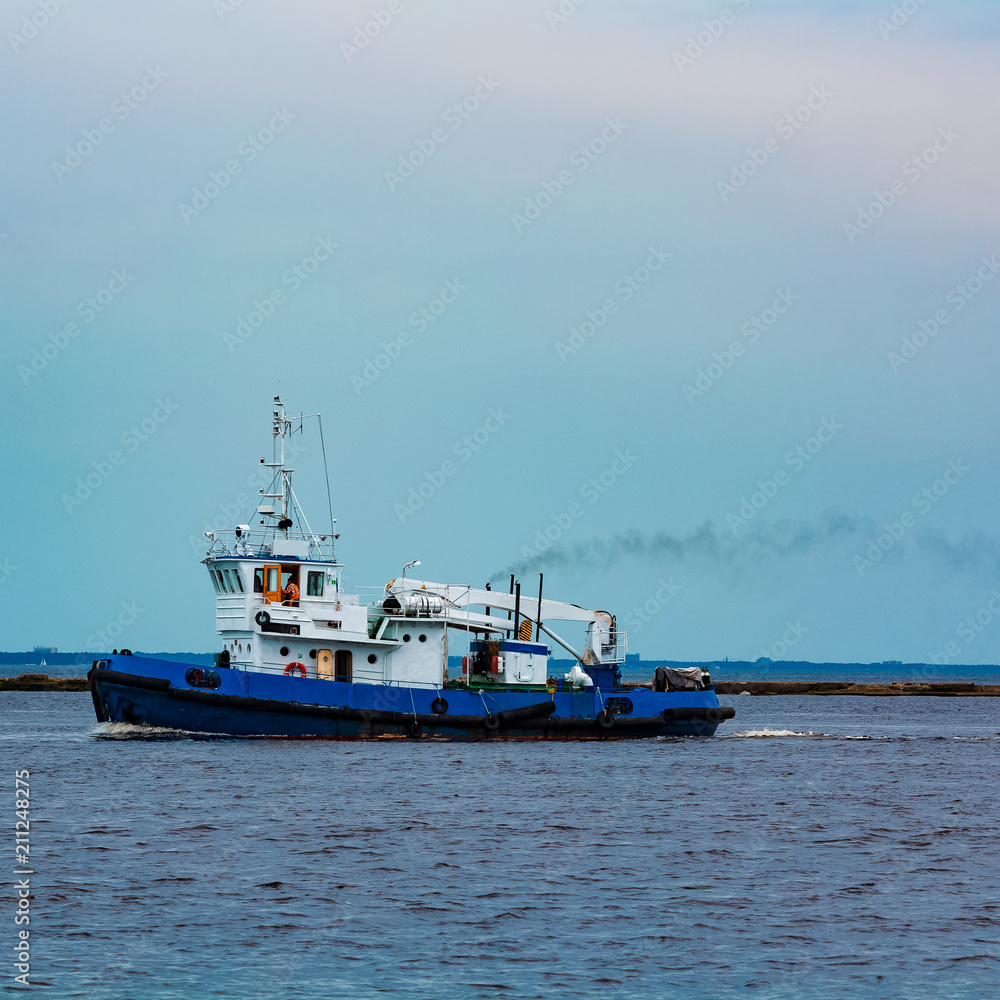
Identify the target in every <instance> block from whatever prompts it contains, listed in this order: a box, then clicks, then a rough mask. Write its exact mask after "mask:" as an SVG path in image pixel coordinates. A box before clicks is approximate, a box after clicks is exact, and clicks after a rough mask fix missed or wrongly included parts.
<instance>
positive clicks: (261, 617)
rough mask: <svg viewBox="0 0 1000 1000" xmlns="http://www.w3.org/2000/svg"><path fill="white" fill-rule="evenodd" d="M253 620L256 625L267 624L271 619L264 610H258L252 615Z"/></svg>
mask: <svg viewBox="0 0 1000 1000" xmlns="http://www.w3.org/2000/svg"><path fill="white" fill-rule="evenodd" d="M253 620H254V621H255V622H256V623H257V624H258V625H267V624H268V623H269V622H270V621H271V616H270V615H269V614H268V613H267V612H266V611H258V612H257V614H255V615H254V616H253Z"/></svg>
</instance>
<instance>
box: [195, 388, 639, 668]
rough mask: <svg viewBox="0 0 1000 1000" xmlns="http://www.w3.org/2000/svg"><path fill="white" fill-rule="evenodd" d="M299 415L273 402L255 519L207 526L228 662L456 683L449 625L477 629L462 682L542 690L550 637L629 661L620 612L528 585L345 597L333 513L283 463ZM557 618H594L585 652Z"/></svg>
mask: <svg viewBox="0 0 1000 1000" xmlns="http://www.w3.org/2000/svg"><path fill="white" fill-rule="evenodd" d="M314 416H315V415H314ZM302 419H303V418H302V417H298V418H295V420H294V421H293V419H291V418H289V417H288V416H286V413H285V407H284V405H283V404H282V402H281V400H280V399H279V398H278V397H275V399H274V418H273V436H274V448H273V453H272V460H271V462H265V461H264V459H261V465H262V466H264V467H265V468H270V469H272V470H273V473H274V475H273V480H272V485H271V486H270V487H269V488H267V489H266V490H262V491H261V496H260V502H259V504H258V507H257V510H256V513H255V516H254V522H255V523H253V524H245V525H240V526H238V527H237V528H236V529H235V530H232V531H217V532H206V534H207V536H208V538H209V540H210V543H211V544H210V547H209V550H208V553H207V555H206V558H205V560H204V562H205V565H206V566H207V567H208V571H209V575H210V577H211V579H212V584H213V586H214V587H215V591H216V628H217V631H218V633H219V635H220V636H221V637H222V644H223V648H222V653H221V658H222V661H223V662H228V665H229V666H230V667H231V668H234V669H242V670H257V671H260V670H262V671H273V672H283V673H288V674H299V675H301V676H308V677H315V678H326V679H330V680H338V681H352V682H355V683H373V684H384V683H396V684H416V685H430V686H436V687H437V686H441V685H442V684H444V683H446V682H447V681H448V630H449V629H450V628H455V629H460V630H463V631H465V632H467V633H471V634H472V636H473V642H472V653H471V654H470V656H469V657H467V658H466V659H465V663H464V666H463V674H464V675H465V676H464V677H463V678H461V679H462V680H466V681H469V682H473V683H475V684H503V685H544V684H545V683H546V681H547V676H546V675H547V667H548V655H549V650H548V648H547V646H546V645H545V644H544V642H542V641H541V639H542V634H543V633H544V634H545V635H546V636H548V637H549V638H551V639H553V640H554V641H556V642H558V643H559V644H560V645H561V646H563V647H564V648H565V649H567V650H568V651H569V652H570V653H572V655H573V656H574V657H576V658H577V659H578V660H579V661H580V662H581V663H583V664H585V665H588V666H591V667H594V666H601V665H608V666H611V665H616V664H618V663H621V662H622V661H623V660H624V658H625V651H626V649H625V635H624V633H621V632H618V631H617V629H616V624H615V619H614V617H613V616H612V615H610V614H609V613H607V612H603V611H588V610H587V609H585V608H581V607H578V606H577V605H574V604H566V603H563V602H560V601H551V600H548V599H544V598H541V597H540V596H539V597H534V598H533V597H527V596H524V595H522V594H521V593H520V586H519V585H518V586H517V587H514V586H513V585H512V587H511V590H512V592H511V593H501V592H498V591H494V590H488V589H474V588H471V587H468V586H465V585H456V584H441V583H433V582H430V581H424V580H414V579H407V578H406V576H405V572H406V571H405V570H404V573H403V576H402V577H399V578H397V579H394V580H392V581H390V582H389V583H388V584H387V585H386V587H385V588H384V590H383V591H381V592H379V594H378V595H377V596H374V595H373V599H372V600H371V601H369V602H362V600H361V599H360V598H359V597H358V596H357V595H354V594H345V593H344V592H343V591H342V589H341V572H342V569H343V567H342V565H341V564H340V563H338V562H337V561H336V558H335V554H334V542H335V540H336V537H337V536H336V535H335V534H334V523H333V521H332V518H331V526H330V531H329V532H328V533H326V534H319V533H317V532H314V531H313V530H312V529H311V528H310V526H309V523H308V521H307V520H306V518H305V515H304V514H303V512H302V510H301V508H300V506H299V504H298V500H297V499H296V497H295V493H294V491H293V490H292V473H293V472H294V470H293V469H290V468H287V467H286V466H285V439H286V437H287V436H289V435H290V434H291V433H293V423H295V422H297V423H298V424H299V428H300V429H301V421H302ZM320 426H322V425H320ZM415 564H416V565H419V564H417V563H415ZM410 565H414V564H410ZM539 589H540V588H539ZM474 609H476V610H474ZM553 619H557V620H569V621H576V622H582V623H585V625H586V641H585V644H584V648H583V652H582V654H581V653H577V652H576V650H575V649H573V647H572V646H570V645H569V644H568V643H567V642H565V640H563V639H562V638H560V637H559V636H558V635H557V634H556V633H555V632H554V631H553V630H552V629H551V626H550V625H549V624H548V623H549V622H550V621H551V620H553ZM454 679H456V680H457V679H458V678H454Z"/></svg>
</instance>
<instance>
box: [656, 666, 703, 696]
mask: <svg viewBox="0 0 1000 1000" xmlns="http://www.w3.org/2000/svg"><path fill="white" fill-rule="evenodd" d="M663 669H664V670H666V672H667V683H668V684H669V685H670V686H671V687H672V688H674V689H677V688H687V689H688V690H694V689H697V688H699V687H701V667H664V668H663Z"/></svg>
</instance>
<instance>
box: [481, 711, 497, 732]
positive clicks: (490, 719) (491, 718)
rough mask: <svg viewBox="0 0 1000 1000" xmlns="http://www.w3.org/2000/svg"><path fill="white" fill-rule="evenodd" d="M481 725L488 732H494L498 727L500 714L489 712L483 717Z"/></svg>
mask: <svg viewBox="0 0 1000 1000" xmlns="http://www.w3.org/2000/svg"><path fill="white" fill-rule="evenodd" d="M483 725H484V726H485V727H486V729H487V731H488V732H491V733H495V732H496V731H497V730H498V729H499V728H500V716H498V715H493V714H492V713H490V714H489V715H487V716H486V717H485V718H484V719H483Z"/></svg>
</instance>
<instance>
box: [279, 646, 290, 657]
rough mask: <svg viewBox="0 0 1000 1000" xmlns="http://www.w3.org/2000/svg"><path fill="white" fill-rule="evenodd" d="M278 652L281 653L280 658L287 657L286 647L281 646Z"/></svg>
mask: <svg viewBox="0 0 1000 1000" xmlns="http://www.w3.org/2000/svg"><path fill="white" fill-rule="evenodd" d="M279 652H280V653H281V655H282V656H288V647H287V646H282V647H281V649H280V650H279Z"/></svg>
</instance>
